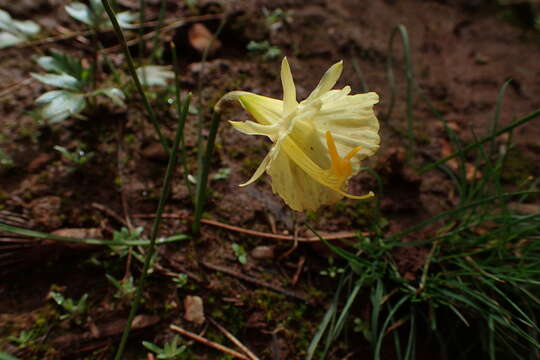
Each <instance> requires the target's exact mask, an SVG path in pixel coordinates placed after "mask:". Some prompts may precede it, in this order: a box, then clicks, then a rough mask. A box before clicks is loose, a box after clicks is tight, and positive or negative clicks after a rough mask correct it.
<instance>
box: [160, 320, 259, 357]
mask: <svg viewBox="0 0 540 360" xmlns="http://www.w3.org/2000/svg"><path fill="white" fill-rule="evenodd" d="M169 329H171V330H174V331H176V332H178V333H180V334H182V335H184V336H186V337H188V338H190V339H193V340H195V341H198V342H200V343H201V344H204V345H206V346H210V347H212V348H214V349H216V350H219V351H221V352H223V353H225V354H229V355H232V356H234V357H235V358H237V359H242V360H251V359H250V358H248V357H247V356H245V355H244V354H241V353H239V352H238V351H235V350H233V349H229V348H228V347H226V346H223V345H221V344H218V343H216V342H213V341H210V340H208V339H207V338H204V337H202V336H199V335H197V334H194V333H192V332H191V331H187V330H185V329H182V328H181V327H179V326H176V325H170V326H169Z"/></svg>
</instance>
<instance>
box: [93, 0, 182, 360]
mask: <svg viewBox="0 0 540 360" xmlns="http://www.w3.org/2000/svg"><path fill="white" fill-rule="evenodd" d="M103 1H107V0H103ZM182 115H183V116H181V117H180V118H179V119H178V125H177V129H176V135H175V138H174V145H173V147H172V152H171V154H170V155H169V162H168V164H167V170H166V171H165V179H164V180H163V187H162V188H161V195H160V197H159V203H158V207H157V211H156V216H155V219H154V223H153V225H152V231H151V233H150V245H149V247H148V250H147V251H148V252H147V254H146V257H145V259H144V265H143V269H142V273H141V276H140V278H139V280H138V282H137V292H136V294H135V298H134V299H133V302H132V304H131V310H130V312H129V316H128V319H127V322H126V326H125V328H124V332H123V333H122V338H121V339H120V344H119V345H118V350H117V352H116V356H115V360H120V359H121V358H122V356H123V353H124V348H125V346H126V342H127V339H128V337H129V333H130V330H131V324H132V322H133V319H134V318H135V315H136V314H137V310H138V308H139V304H140V302H141V298H142V291H143V288H144V285H145V282H146V278H147V276H148V269H149V267H150V260H151V259H152V256H153V255H154V252H155V244H156V238H157V234H158V230H159V225H160V224H161V216H162V215H163V210H164V208H165V202H166V201H167V198H168V197H169V192H170V187H171V180H172V177H173V174H174V168H175V167H176V162H177V159H178V145H179V144H180V139H181V138H182V131H180V130H181V129H180V124H181V123H182V122H185V117H186V115H187V111H185V112H183V113H182Z"/></svg>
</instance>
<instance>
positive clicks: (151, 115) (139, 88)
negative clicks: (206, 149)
mask: <svg viewBox="0 0 540 360" xmlns="http://www.w3.org/2000/svg"><path fill="white" fill-rule="evenodd" d="M101 2H102V4H103V7H104V8H105V11H106V12H107V15H109V18H110V19H111V23H112V25H113V28H114V32H115V33H116V36H117V37H118V40H119V41H120V44H122V49H123V50H124V54H125V56H126V60H127V64H128V69H129V73H130V75H131V77H132V79H133V82H134V84H135V87H136V88H137V91H138V92H139V95H140V96H141V98H142V100H143V104H144V107H145V108H146V112H147V113H148V117H149V118H150V122H151V123H152V125H153V126H154V129H155V130H156V133H157V134H158V137H159V142H160V143H161V145H162V146H163V149H164V150H165V152H167V154H170V151H169V147H168V146H167V140H166V139H165V138H164V137H163V134H162V133H161V130H160V129H159V124H158V122H157V119H156V114H155V113H154V110H153V109H152V106H151V105H150V101H148V98H147V97H146V94H145V93H144V89H143V87H142V85H141V82H140V81H139V77H138V76H137V73H136V72H135V65H134V63H133V58H132V57H131V53H130V52H129V49H128V46H127V43H126V38H125V37H124V33H123V32H122V29H120V25H119V24H118V21H117V20H116V16H115V15H114V11H113V9H112V8H111V5H110V4H109V1H108V0H101Z"/></svg>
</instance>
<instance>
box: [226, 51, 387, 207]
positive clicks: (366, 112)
mask: <svg viewBox="0 0 540 360" xmlns="http://www.w3.org/2000/svg"><path fill="white" fill-rule="evenodd" d="M342 71H343V62H342V61H340V62H338V63H336V64H334V65H332V66H331V67H330V69H328V70H327V71H326V73H325V74H324V76H323V77H322V79H321V81H320V82H319V84H318V85H317V87H316V88H315V90H313V91H312V92H311V94H310V95H309V96H308V97H307V98H306V99H305V100H303V101H301V102H300V103H299V102H298V101H297V100H296V88H295V85H294V81H293V78H292V74H291V70H290V67H289V63H288V62H287V58H284V59H283V61H282V63H281V82H282V85H283V101H281V100H277V99H272V98H269V97H265V96H261V95H257V94H253V93H249V92H245V91H232V92H229V93H227V94H225V95H224V96H223V97H222V98H221V99H220V100H219V102H218V103H217V104H216V110H218V111H219V108H220V105H221V103H222V102H223V101H229V100H238V101H239V102H240V104H241V105H242V107H243V108H244V109H245V110H246V111H247V112H249V113H250V114H251V115H252V116H253V118H254V119H255V120H256V122H254V121H244V122H242V121H230V123H231V125H232V126H234V128H235V129H237V130H238V131H240V132H242V133H244V134H248V135H263V136H267V137H268V138H269V139H270V140H271V141H272V143H273V145H272V147H271V149H270V151H269V152H268V154H267V155H266V157H265V158H264V160H263V161H262V162H261V164H260V165H259V167H258V168H257V170H256V171H255V173H254V174H253V176H252V177H251V178H250V179H249V180H248V181H247V182H245V183H243V184H241V185H240V186H246V185H249V184H251V183H253V182H254V181H255V180H257V179H258V178H259V177H260V176H261V175H262V174H263V173H264V172H265V171H266V172H267V173H268V174H269V175H270V176H271V178H272V189H273V191H274V192H275V193H277V194H279V195H280V196H281V197H282V198H283V199H284V200H285V202H286V203H287V204H288V205H289V206H290V207H291V208H292V209H293V210H296V211H303V210H316V209H317V208H319V206H321V205H323V204H333V203H335V202H337V201H338V200H340V199H341V198H342V197H343V196H345V197H348V198H352V199H365V198H369V197H372V196H373V193H372V192H369V193H368V194H366V195H361V196H357V195H352V194H349V193H347V192H346V186H347V181H348V179H349V178H350V177H351V176H353V175H354V174H356V173H357V172H358V170H359V167H360V161H361V160H362V159H364V158H366V157H368V156H371V155H373V154H374V153H375V152H376V151H377V149H378V148H379V142H380V139H379V135H378V131H379V122H378V120H377V118H376V116H375V113H374V112H373V105H374V104H376V103H377V102H378V101H379V97H378V95H377V94H376V93H374V92H370V93H366V94H357V95H349V93H350V92H351V88H350V87H349V86H345V87H344V88H343V89H341V90H331V89H332V88H333V87H334V85H335V84H336V82H337V80H338V79H339V77H340V76H341V73H342Z"/></svg>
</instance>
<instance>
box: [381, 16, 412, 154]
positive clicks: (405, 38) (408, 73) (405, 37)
mask: <svg viewBox="0 0 540 360" xmlns="http://www.w3.org/2000/svg"><path fill="white" fill-rule="evenodd" d="M398 33H399V35H400V36H401V41H402V43H403V58H404V59H405V65H404V66H405V67H404V70H405V78H406V83H407V85H406V86H407V88H406V96H407V138H408V148H407V161H410V160H411V158H412V153H413V147H414V134H413V96H414V86H413V81H414V75H413V68H412V58H411V47H410V44H409V34H408V32H407V28H406V27H405V26H404V25H401V24H400V25H398V26H396V27H395V28H394V30H393V31H392V34H391V35H390V40H389V42H388V54H389V56H388V57H387V62H386V71H387V76H388V82H389V84H390V104H389V105H388V111H387V112H386V114H385V115H384V116H383V119H385V120H388V119H389V118H390V115H391V114H392V111H393V109H394V104H395V98H396V85H395V78H394V65H393V63H394V61H393V57H392V54H393V46H394V38H395V36H396V34H398Z"/></svg>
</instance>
